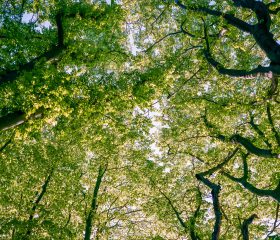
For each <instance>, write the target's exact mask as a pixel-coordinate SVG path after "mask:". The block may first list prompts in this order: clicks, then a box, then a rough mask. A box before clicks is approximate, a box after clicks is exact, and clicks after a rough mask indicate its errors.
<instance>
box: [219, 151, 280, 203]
mask: <svg viewBox="0 0 280 240" xmlns="http://www.w3.org/2000/svg"><path fill="white" fill-rule="evenodd" d="M242 160H243V176H242V177H241V178H236V177H234V176H232V175H230V174H229V173H227V172H222V174H223V175H224V176H226V177H227V178H229V179H230V180H232V181H234V182H236V183H240V184H241V185H242V186H243V187H244V188H246V189H247V190H248V191H250V192H251V193H254V194H256V195H257V196H260V197H272V198H274V199H275V200H276V201H278V202H280V182H279V184H278V186H277V187H276V188H275V189H274V190H263V189H259V188H257V187H255V186H254V185H252V184H251V183H249V182H248V175H249V169H248V164H247V158H246V156H243V158H242Z"/></svg>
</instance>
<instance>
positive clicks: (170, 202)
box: [159, 190, 188, 231]
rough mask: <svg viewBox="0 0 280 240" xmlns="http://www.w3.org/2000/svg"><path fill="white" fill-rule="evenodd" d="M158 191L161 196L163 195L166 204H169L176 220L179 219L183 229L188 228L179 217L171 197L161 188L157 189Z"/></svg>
mask: <svg viewBox="0 0 280 240" xmlns="http://www.w3.org/2000/svg"><path fill="white" fill-rule="evenodd" d="M159 192H160V193H161V195H162V196H164V197H165V199H166V200H167V201H168V204H169V205H170V207H171V208H172V210H173V212H174V213H175V215H176V218H177V220H178V221H179V223H180V225H181V226H182V227H183V228H184V230H185V231H186V230H187V229H188V226H187V225H186V223H185V221H184V220H183V218H182V217H181V214H180V213H179V211H178V210H177V208H176V207H175V206H174V205H173V203H172V201H171V199H170V198H169V197H168V196H167V195H166V194H165V193H164V192H162V191H161V190H159Z"/></svg>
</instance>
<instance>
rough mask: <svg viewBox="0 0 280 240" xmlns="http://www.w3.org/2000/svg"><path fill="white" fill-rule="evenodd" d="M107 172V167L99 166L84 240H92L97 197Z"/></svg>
mask: <svg viewBox="0 0 280 240" xmlns="http://www.w3.org/2000/svg"><path fill="white" fill-rule="evenodd" d="M106 170H107V165H106V166H105V167H103V166H102V165H100V166H99V170H98V175H97V179H96V183H95V187H94V190H93V196H92V200H91V206H90V210H89V213H88V216H87V219H86V228H85V237H84V240H90V235H91V230H92V222H93V220H94V217H95V214H96V210H97V197H98V192H99V189H100V186H101V183H102V178H103V176H104V174H105V172H106Z"/></svg>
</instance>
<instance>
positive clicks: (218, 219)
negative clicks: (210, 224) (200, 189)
mask: <svg viewBox="0 0 280 240" xmlns="http://www.w3.org/2000/svg"><path fill="white" fill-rule="evenodd" d="M195 176H196V178H197V179H198V180H199V181H201V182H202V183H204V184H205V185H206V186H207V187H209V188H211V189H212V191H211V195H212V199H213V207H214V213H215V224H214V230H213V233H212V238H211V239H212V240H218V239H219V236H220V231H221V224H222V211H221V207H220V202H219V193H220V191H221V186H220V185H217V184H215V183H213V182H211V181H210V180H208V179H207V178H205V177H204V176H203V173H199V174H196V175H195Z"/></svg>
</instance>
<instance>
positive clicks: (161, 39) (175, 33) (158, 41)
mask: <svg viewBox="0 0 280 240" xmlns="http://www.w3.org/2000/svg"><path fill="white" fill-rule="evenodd" d="M179 33H184V32H183V31H181V30H180V31H177V32H172V33H168V34H167V35H165V36H164V37H162V38H160V39H159V40H157V41H156V42H154V43H153V44H152V45H151V46H150V47H148V48H147V49H146V50H145V52H148V51H150V50H151V49H152V48H153V47H154V46H155V45H157V44H158V43H160V42H161V41H163V40H164V39H166V38H167V37H170V36H173V35H177V34H179Z"/></svg>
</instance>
